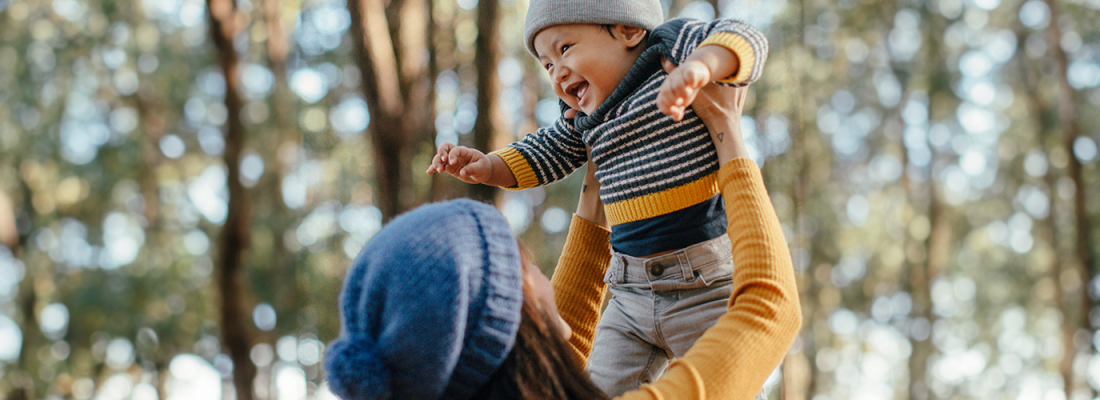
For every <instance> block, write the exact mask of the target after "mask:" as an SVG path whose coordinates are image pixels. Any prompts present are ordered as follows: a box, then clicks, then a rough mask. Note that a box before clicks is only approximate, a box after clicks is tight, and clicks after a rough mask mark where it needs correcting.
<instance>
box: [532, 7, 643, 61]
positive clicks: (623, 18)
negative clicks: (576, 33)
mask: <svg viewBox="0 0 1100 400" xmlns="http://www.w3.org/2000/svg"><path fill="white" fill-rule="evenodd" d="M662 22H665V10H664V8H663V7H662V6H661V0H531V3H530V4H528V5H527V18H526V20H525V21H524V22H523V42H524V43H526V44H527V51H530V52H531V55H533V56H535V57H538V53H536V52H535V35H537V34H538V33H539V32H542V30H543V29H546V28H549V27H551V26H554V25H563V24H597V25H603V24H611V25H619V24H621V25H629V26H637V27H640V28H644V29H645V30H647V31H652V30H653V28H656V27H657V25H660V24H661V23H662Z"/></svg>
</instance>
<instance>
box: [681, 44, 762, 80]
mask: <svg viewBox="0 0 1100 400" xmlns="http://www.w3.org/2000/svg"><path fill="white" fill-rule="evenodd" d="M709 45H716V46H722V47H725V48H726V49H728V50H729V51H732V52H733V55H734V56H736V57H737V62H738V67H737V72H736V73H734V74H733V75H732V76H730V77H727V78H725V79H720V80H718V81H717V82H721V83H728V84H738V83H749V82H750V78H752V76H751V75H752V71H753V67H754V65H753V64H754V63H756V54H755V53H754V52H753V48H752V44H750V43H749V42H748V41H747V40H745V38H743V37H741V36H740V35H737V34H733V33H729V32H718V33H715V34H713V35H710V36H708V37H707V38H706V40H703V42H702V43H699V47H703V46H709ZM699 47H696V48H699Z"/></svg>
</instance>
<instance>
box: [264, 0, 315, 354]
mask: <svg viewBox="0 0 1100 400" xmlns="http://www.w3.org/2000/svg"><path fill="white" fill-rule="evenodd" d="M263 7H264V21H265V22H266V25H267V62H268V66H269V67H270V68H271V73H272V75H273V76H274V78H275V84H274V90H273V92H272V95H271V104H272V107H273V108H274V112H273V113H271V116H272V118H274V121H273V124H272V130H273V131H274V132H273V133H274V139H275V140H271V141H268V143H266V147H265V148H264V149H263V150H264V155H263V159H264V160H265V163H264V165H265V166H264V169H265V171H264V177H263V178H262V179H261V180H260V182H259V185H258V190H259V191H260V192H262V193H266V196H264V197H265V199H263V201H265V202H266V203H267V204H266V208H267V209H268V210H270V211H269V212H268V213H267V215H266V216H265V217H266V219H267V225H268V227H269V228H270V229H271V232H272V234H273V235H274V236H275V238H276V240H275V244H274V247H273V249H272V250H273V254H272V256H271V257H270V258H269V260H270V262H271V268H272V271H273V272H274V276H273V277H272V281H273V282H272V283H273V284H272V286H273V287H274V293H273V298H272V303H273V304H272V305H273V307H274V308H275V311H276V315H277V317H278V318H277V320H289V321H293V320H294V316H295V315H296V314H297V312H298V311H299V308H301V307H302V306H303V305H304V304H303V299H304V297H305V296H304V295H303V293H302V290H301V288H300V287H299V286H298V279H297V278H298V277H297V271H298V269H297V268H295V265H296V262H295V256H294V254H292V253H291V252H290V251H289V250H288V249H287V248H286V246H285V245H284V244H283V241H282V240H279V239H280V238H282V234H283V232H285V231H286V230H287V229H288V228H289V227H290V226H291V225H292V224H293V223H294V219H295V218H296V217H295V213H294V212H293V211H291V210H288V209H287V208H286V207H285V205H284V203H283V202H282V198H283V192H282V186H283V185H282V183H283V177H284V176H286V175H287V174H288V173H289V172H290V171H291V170H292V168H291V167H292V166H291V165H284V164H283V163H282V161H281V160H280V158H279V149H281V148H283V146H297V144H298V143H301V140H302V138H301V135H300V134H299V131H298V129H297V123H295V122H294V113H295V109H294V97H293V96H294V94H293V93H292V92H291V91H290V85H289V83H288V80H287V71H286V57H287V54H288V52H289V43H287V39H286V33H285V32H284V31H283V25H282V18H281V13H280V10H279V0H265V1H264V2H263ZM258 206H259V205H258ZM261 218H264V217H261ZM265 339H266V340H272V339H273V338H272V337H267V338H265Z"/></svg>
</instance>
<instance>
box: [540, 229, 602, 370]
mask: <svg viewBox="0 0 1100 400" xmlns="http://www.w3.org/2000/svg"><path fill="white" fill-rule="evenodd" d="M610 239H611V231H608V230H607V229H606V228H604V227H602V226H600V225H596V224H594V223H592V222H589V221H588V220H586V219H584V218H581V217H578V216H576V215H574V216H573V221H572V222H571V223H570V224H569V236H568V237H567V238H566V240H565V249H563V250H562V253H561V258H560V259H558V267H557V268H556V269H554V276H553V277H552V278H550V284H551V285H552V286H553V287H554V301H556V302H557V304H558V311H559V312H560V313H561V316H562V318H564V319H565V322H567V323H568V324H569V326H570V327H572V328H573V337H572V338H570V339H569V342H570V344H572V345H573V350H574V351H575V352H576V354H577V356H578V357H579V358H580V360H581V361H583V362H584V363H585V364H587V363H588V355H589V354H590V353H591V352H592V340H593V338H595V336H596V323H597V322H599V320H600V311H601V307H602V306H603V298H604V295H605V294H606V293H607V284H606V283H604V281H603V276H604V273H605V272H607V267H608V265H609V264H610V262H611V245H610V244H609V243H610Z"/></svg>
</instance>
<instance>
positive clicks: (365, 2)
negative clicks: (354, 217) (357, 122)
mask: <svg viewBox="0 0 1100 400" xmlns="http://www.w3.org/2000/svg"><path fill="white" fill-rule="evenodd" d="M347 6H348V11H349V12H350V13H351V35H352V39H353V40H354V42H355V52H356V63H357V65H358V66H359V70H360V72H361V73H362V74H363V93H364V95H365V96H366V100H367V108H368V109H369V110H370V115H371V125H372V127H371V132H372V133H371V139H372V141H371V143H372V145H373V147H374V149H373V153H374V156H375V161H374V162H375V177H376V178H375V184H376V185H377V190H376V191H375V193H376V194H377V196H375V199H376V205H377V206H378V209H379V210H380V211H381V212H382V217H383V219H384V220H389V219H391V218H393V217H395V216H397V215H398V214H400V213H401V212H402V211H404V210H406V209H408V208H410V207H411V206H413V205H414V204H413V203H415V202H416V198H417V195H416V193H415V192H411V190H414V188H413V187H412V185H411V184H410V183H411V182H410V181H411V179H412V170H415V169H417V168H418V167H419V166H412V168H410V163H411V160H412V151H413V147H414V145H415V144H417V143H420V142H423V141H424V140H425V139H426V136H428V134H426V133H427V132H428V130H427V129H425V127H426V126H428V125H429V124H431V123H433V121H434V119H432V118H431V116H430V115H428V112H427V110H428V104H427V98H428V93H429V91H430V90H431V88H430V87H429V80H428V79H426V77H425V76H424V75H425V72H426V68H425V65H426V64H427V63H426V62H423V61H424V60H423V59H422V58H420V57H422V55H423V54H422V53H423V52H422V51H421V50H422V49H423V47H424V45H425V40H426V39H425V36H426V35H425V34H424V31H425V30H426V27H427V18H424V17H425V16H426V13H427V10H426V9H425V7H424V2H423V1H422V0H414V1H397V0H394V1H391V2H390V4H389V7H391V8H394V7H397V8H398V9H397V12H398V15H400V17H401V24H400V25H401V26H400V28H399V29H396V33H397V35H398V36H399V37H395V36H394V35H393V33H394V30H391V29H388V27H389V26H390V24H389V22H388V21H387V20H388V18H387V9H386V5H385V4H384V0H349V1H348V2H347ZM391 11H392V10H391ZM425 168H426V166H425ZM420 170H421V171H423V168H420ZM402 190H406V191H408V192H405V193H402Z"/></svg>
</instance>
